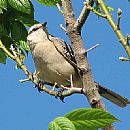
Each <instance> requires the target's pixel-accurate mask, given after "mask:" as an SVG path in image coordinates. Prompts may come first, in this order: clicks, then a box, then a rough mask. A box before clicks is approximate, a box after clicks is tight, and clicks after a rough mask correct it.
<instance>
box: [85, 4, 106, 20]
mask: <svg viewBox="0 0 130 130" xmlns="http://www.w3.org/2000/svg"><path fill="white" fill-rule="evenodd" d="M84 5H86V7H87V8H88V9H89V10H91V11H92V12H93V13H94V14H96V15H98V16H99V17H102V18H106V15H104V14H102V13H100V12H98V11H96V10H95V9H94V8H93V7H91V6H90V5H89V4H88V3H87V2H84Z"/></svg>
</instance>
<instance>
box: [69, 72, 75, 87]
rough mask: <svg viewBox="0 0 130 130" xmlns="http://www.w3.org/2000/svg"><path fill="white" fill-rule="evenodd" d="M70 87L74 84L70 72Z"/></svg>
mask: <svg viewBox="0 0 130 130" xmlns="http://www.w3.org/2000/svg"><path fill="white" fill-rule="evenodd" d="M70 85H71V86H70V87H73V86H74V84H73V75H72V74H71V75H70Z"/></svg>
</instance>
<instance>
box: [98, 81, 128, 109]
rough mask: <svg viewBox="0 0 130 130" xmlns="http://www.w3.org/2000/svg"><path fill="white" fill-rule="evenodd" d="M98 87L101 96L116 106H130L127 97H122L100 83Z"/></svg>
mask: <svg viewBox="0 0 130 130" xmlns="http://www.w3.org/2000/svg"><path fill="white" fill-rule="evenodd" d="M96 87H97V88H98V91H99V93H100V94H101V96H103V97H104V98H106V99H108V100H109V101H111V102H113V103H114V104H116V105H118V106H120V107H125V106H127V104H130V100H128V99H127V98H125V97H122V96H121V95H119V94H117V93H115V92H113V91H112V90H110V89H108V88H106V87H104V86H102V85H100V84H98V83H96Z"/></svg>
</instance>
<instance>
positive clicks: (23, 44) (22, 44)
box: [19, 40, 31, 52]
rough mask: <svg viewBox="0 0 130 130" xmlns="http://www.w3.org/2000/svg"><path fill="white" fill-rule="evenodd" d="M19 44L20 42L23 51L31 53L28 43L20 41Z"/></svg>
mask: <svg viewBox="0 0 130 130" xmlns="http://www.w3.org/2000/svg"><path fill="white" fill-rule="evenodd" d="M19 42H20V46H21V48H22V49H23V50H25V51H27V52H28V51H29V52H30V51H31V50H30V48H29V45H28V43H27V42H25V41H22V40H21V41H19Z"/></svg>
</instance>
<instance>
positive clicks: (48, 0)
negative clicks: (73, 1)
mask: <svg viewBox="0 0 130 130" xmlns="http://www.w3.org/2000/svg"><path fill="white" fill-rule="evenodd" d="M37 1H38V2H39V3H41V4H44V5H46V6H56V4H57V3H58V4H59V5H61V4H62V2H61V0H37Z"/></svg>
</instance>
